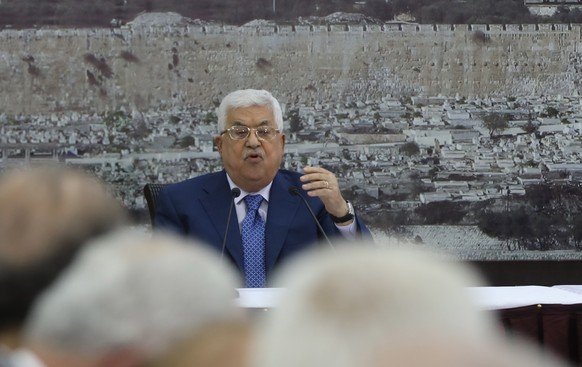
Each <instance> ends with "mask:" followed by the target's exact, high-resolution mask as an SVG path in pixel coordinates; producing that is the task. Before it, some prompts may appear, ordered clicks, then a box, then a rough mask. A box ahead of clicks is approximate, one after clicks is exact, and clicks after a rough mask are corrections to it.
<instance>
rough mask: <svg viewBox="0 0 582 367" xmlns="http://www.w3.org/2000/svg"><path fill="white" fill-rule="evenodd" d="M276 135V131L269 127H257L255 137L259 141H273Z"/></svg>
mask: <svg viewBox="0 0 582 367" xmlns="http://www.w3.org/2000/svg"><path fill="white" fill-rule="evenodd" d="M276 134H277V130H276V129H274V128H272V127H270V126H265V127H259V128H258V129H257V136H258V137H259V138H261V139H266V140H270V139H273V138H274V137H275V135H276Z"/></svg>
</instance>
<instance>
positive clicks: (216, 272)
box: [26, 231, 246, 367]
mask: <svg viewBox="0 0 582 367" xmlns="http://www.w3.org/2000/svg"><path fill="white" fill-rule="evenodd" d="M238 285H239V283H238V278H237V277H236V275H235V274H234V273H233V270H232V269H230V268H229V267H228V266H227V265H225V264H223V263H221V262H220V259H219V258H218V257H217V256H216V255H215V254H214V253H210V252H208V251H207V250H206V249H205V247H204V246H199V245H197V244H193V243H191V242H186V240H183V239H178V238H174V237H168V236H164V235H156V236H154V237H153V238H152V237H151V236H149V235H146V234H139V233H136V232H131V231H122V232H118V233H113V234H111V235H109V236H105V237H102V238H100V239H99V240H97V241H96V242H93V243H91V244H89V245H88V246H87V247H85V248H84V249H83V251H82V252H81V253H80V254H79V256H78V257H77V259H76V261H75V262H74V263H73V265H72V266H71V267H70V268H69V269H67V271H66V272H64V273H63V276H62V278H60V279H59V280H58V281H57V282H56V283H55V285H54V286H53V287H51V288H50V289H49V290H48V292H47V293H46V294H45V295H43V296H42V297H41V298H40V300H39V302H38V304H37V307H35V308H34V309H33V312H32V313H31V317H30V319H29V323H28V324H27V328H26V337H27V342H28V343H27V346H28V348H29V349H30V350H32V351H33V352H34V353H35V354H36V356H38V358H39V359H40V360H41V361H42V362H43V363H44V365H45V366H47V367H57V366H58V367H60V366H67V367H89V366H91V367H98V366H103V367H105V366H107V367H130V366H144V365H149V363H154V362H152V361H157V360H158V359H163V358H165V354H166V353H167V352H168V349H169V348H170V347H174V346H176V345H180V344H181V343H185V342H186V340H199V342H200V343H209V344H210V343H211V342H214V343H217V344H218V347H215V349H216V350H217V352H216V353H218V354H219V356H220V353H222V354H224V353H225V349H226V348H227V346H228V344H229V343H231V341H228V340H227V341H224V342H223V339H222V336H223V335H224V334H225V333H226V332H227V331H229V330H240V335H241V339H244V338H243V336H245V334H244V332H243V331H244V330H245V325H246V324H245V323H244V318H243V317H242V316H243V315H242V310H241V309H240V308H238V307H237V306H236V304H235V301H234V299H235V288H236V287H237V286H238ZM237 342H238V341H237ZM221 343H223V344H224V345H222V344H221ZM232 343H234V342H232ZM241 343H242V341H241ZM215 357H217V356H215ZM209 358H210V357H209ZM217 358H218V357H217ZM240 359H242V358H240ZM241 363H242V362H241ZM154 365H155V364H154ZM217 366H218V365H217Z"/></svg>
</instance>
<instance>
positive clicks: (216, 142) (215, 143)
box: [214, 135, 222, 153]
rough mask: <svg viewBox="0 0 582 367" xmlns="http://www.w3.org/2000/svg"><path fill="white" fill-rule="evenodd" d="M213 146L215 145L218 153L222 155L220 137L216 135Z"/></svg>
mask: <svg viewBox="0 0 582 367" xmlns="http://www.w3.org/2000/svg"><path fill="white" fill-rule="evenodd" d="M214 145H216V149H217V150H218V153H222V136H220V135H217V136H215V137H214Z"/></svg>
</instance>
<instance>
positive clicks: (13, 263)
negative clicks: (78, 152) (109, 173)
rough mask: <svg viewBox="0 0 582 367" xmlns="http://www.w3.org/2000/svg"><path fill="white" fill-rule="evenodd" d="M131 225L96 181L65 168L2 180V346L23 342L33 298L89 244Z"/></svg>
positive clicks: (13, 173) (6, 175) (19, 172)
mask: <svg viewBox="0 0 582 367" xmlns="http://www.w3.org/2000/svg"><path fill="white" fill-rule="evenodd" d="M126 223H127V215H126V212H125V210H124V209H123V208H122V207H121V205H120V204H119V203H118V201H117V200H116V199H115V198H114V197H113V195H112V194H111V193H110V192H109V191H108V190H107V188H106V186H105V185H104V184H103V183H102V182H101V181H99V180H97V179H96V178H94V177H92V176H89V175H88V174H85V173H83V172H81V171H76V170H73V169H70V168H65V167H35V168H24V169H14V170H9V171H5V172H3V173H2V175H1V176H0V289H1V290H2V295H1V296H0V344H3V345H4V346H8V347H15V346H17V345H18V344H19V335H20V332H19V331H20V328H21V326H22V324H23V323H24V321H25V319H26V316H27V314H28V312H29V309H30V307H31V306H32V304H33V302H34V300H35V299H36V297H37V296H38V294H40V292H41V291H42V290H43V289H44V288H45V287H47V286H48V285H49V284H50V283H51V282H52V281H53V280H54V279H55V278H56V277H57V275H58V274H59V273H60V271H61V270H62V269H63V268H65V266H66V265H67V264H68V263H69V262H70V261H71V260H72V259H73V257H74V255H75V253H76V251H77V249H78V248H79V247H80V246H82V245H84V243H85V242H87V241H88V240H90V239H92V238H94V237H97V236H99V235H101V234H103V233H106V232H108V231H110V230H112V229H114V228H118V227H120V226H122V225H123V224H126Z"/></svg>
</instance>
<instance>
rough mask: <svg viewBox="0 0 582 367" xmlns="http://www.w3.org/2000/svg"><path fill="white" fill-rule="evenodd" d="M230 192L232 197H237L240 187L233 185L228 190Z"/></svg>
mask: <svg viewBox="0 0 582 367" xmlns="http://www.w3.org/2000/svg"><path fill="white" fill-rule="evenodd" d="M230 194H231V195H232V197H234V198H238V197H239V195H240V189H239V188H238V187H233V188H232V190H230Z"/></svg>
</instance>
